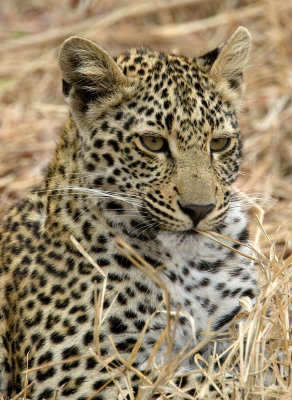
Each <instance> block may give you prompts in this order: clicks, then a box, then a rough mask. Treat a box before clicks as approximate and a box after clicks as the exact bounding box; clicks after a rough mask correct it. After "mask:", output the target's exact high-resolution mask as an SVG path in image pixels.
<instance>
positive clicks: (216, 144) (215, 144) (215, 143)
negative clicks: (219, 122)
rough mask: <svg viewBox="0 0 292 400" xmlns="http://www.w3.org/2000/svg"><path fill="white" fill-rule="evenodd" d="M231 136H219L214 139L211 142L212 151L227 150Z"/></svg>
mask: <svg viewBox="0 0 292 400" xmlns="http://www.w3.org/2000/svg"><path fill="white" fill-rule="evenodd" d="M230 142H231V140H230V138H218V139H212V140H211V142H210V149H211V151H215V152H216V151H217V152H219V151H223V150H226V149H227V147H229V145H230Z"/></svg>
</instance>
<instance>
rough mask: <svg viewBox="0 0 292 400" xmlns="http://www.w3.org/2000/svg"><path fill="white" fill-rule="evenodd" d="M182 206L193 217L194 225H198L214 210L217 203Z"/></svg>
mask: <svg viewBox="0 0 292 400" xmlns="http://www.w3.org/2000/svg"><path fill="white" fill-rule="evenodd" d="M180 206H181V209H182V211H183V212H184V213H185V214H187V215H188V216H189V217H190V218H191V220H192V221H193V223H194V226H196V225H197V224H198V223H199V222H200V221H201V219H203V218H205V217H206V215H207V214H209V212H211V211H212V210H213V208H214V207H215V204H213V203H210V204H204V205H200V204H186V205H180Z"/></svg>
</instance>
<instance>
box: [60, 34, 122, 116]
mask: <svg viewBox="0 0 292 400" xmlns="http://www.w3.org/2000/svg"><path fill="white" fill-rule="evenodd" d="M59 65H60V68H61V71H62V73H63V92H64V95H65V98H66V99H67V100H68V102H69V104H70V106H71V108H72V111H73V112H74V113H75V115H77V116H82V114H83V112H84V111H85V110H86V108H87V106H88V104H89V103H90V102H91V101H95V102H96V101H98V102H102V101H103V100H104V99H105V98H108V97H109V96H111V95H112V94H115V93H116V92H118V91H119V90H120V89H121V88H122V87H123V86H124V85H125V84H126V77H125V75H124V74H123V72H122V71H121V69H120V68H119V66H118V65H117V63H116V62H115V61H114V59H113V58H112V57H111V56H110V55H109V54H108V53H107V52H106V51H104V50H103V49H102V48H101V47H99V46H97V45H96V44H95V43H94V42H92V41H91V40H88V39H83V38H80V37H77V36H72V37H71V38H69V39H67V40H66V41H65V42H64V43H63V45H62V47H61V49H60V52H59Z"/></svg>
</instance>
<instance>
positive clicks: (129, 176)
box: [0, 27, 258, 400]
mask: <svg viewBox="0 0 292 400" xmlns="http://www.w3.org/2000/svg"><path fill="white" fill-rule="evenodd" d="M250 48H251V36H250V33H249V31H248V30H247V29H246V28H244V27H239V28H237V30H235V32H234V33H233V34H232V35H231V36H229V38H228V39H227V40H226V41H225V42H224V43H223V44H221V45H219V46H218V47H217V48H215V49H214V50H212V51H208V52H207V53H206V54H204V55H202V56H196V57H187V56H183V55H179V54H174V53H170V52H163V51H158V50H151V49H148V48H144V47H137V48H134V49H132V50H129V51H126V52H123V53H122V54H120V55H118V56H115V57H112V56H110V55H109V54H108V53H107V52H106V51H105V50H103V49H102V48H101V47H99V46H98V45H97V44H96V43H94V42H93V41H91V40H88V39H85V38H81V37H78V36H73V37H71V38H69V39H67V40H66V41H65V42H64V43H63V45H62V46H61V48H60V50H59V57H58V62H59V65H60V70H61V73H62V84H63V93H64V97H65V100H66V102H67V104H68V107H69V115H68V119H67V121H66V123H65V125H64V128H63V129H62V131H61V133H60V135H59V139H58V143H57V145H56V150H55V153H54V155H53V157H52V160H51V161H50V163H49V165H48V168H47V172H46V176H45V178H44V181H43V183H42V184H41V185H40V186H39V187H37V188H34V189H33V190H32V191H31V192H30V193H29V194H27V195H26V196H25V197H24V198H23V199H21V200H20V201H18V202H17V203H16V204H14V205H12V206H11V208H10V209H9V210H8V211H7V212H6V213H5V215H3V218H2V220H1V224H0V252H1V253H0V254H1V258H0V259H1V264H0V393H1V395H2V397H3V399H5V400H6V399H11V398H22V397H23V398H24V396H25V398H30V399H35V400H45V399H59V400H65V399H68V398H70V399H76V400H86V399H91V400H114V399H120V398H127V399H128V398H129V399H130V398H131V399H133V398H137V399H138V398H140V399H146V398H147V399H151V398H157V397H159V395H161V393H159V392H155V390H156V389H157V385H156V386H155V385H153V387H152V389H151V391H150V392H151V393H148V394H147V395H146V394H145V395H143V394H142V395H141V394H140V395H139V393H141V390H142V389H141V387H142V386H143V384H144V385H145V381H144V383H143V377H144V376H147V375H145V374H147V373H148V372H149V371H151V369H152V368H153V365H154V363H155V366H156V367H157V368H158V370H159V368H160V367H161V366H163V365H165V363H168V362H170V361H171V360H173V359H174V358H175V357H178V355H181V354H186V353H187V355H186V356H185V357H182V358H181V360H182V361H181V364H180V366H179V367H180V368H181V370H183V371H192V370H196V368H197V365H196V363H195V355H196V354H197V353H199V354H200V355H201V357H203V358H205V359H207V358H208V356H209V355H210V354H211V353H212V351H213V349H214V342H215V343H216V339H215V341H213V342H212V343H213V344H212V343H211V342H208V340H206V338H207V337H208V335H210V334H212V333H213V334H219V333H222V334H224V332H226V331H227V330H228V328H229V326H230V324H231V323H232V321H233V320H234V317H236V316H238V314H239V313H240V312H241V310H242V308H241V303H240V302H239V299H240V298H242V297H249V298H250V299H251V301H254V299H255V297H256V288H257V281H258V279H257V274H256V271H255V266H254V262H253V260H252V257H251V256H250V250H249V247H248V240H249V233H248V225H249V223H248V215H247V212H246V211H245V210H244V208H243V206H242V204H241V203H242V202H241V200H240V198H239V197H238V195H237V193H236V191H235V190H234V189H233V186H232V184H233V182H234V181H235V179H236V178H237V175H238V172H239V168H240V160H241V158H242V139H241V134H240V129H239V125H238V113H239V110H240V108H241V103H242V96H243V93H244V88H245V85H244V80H243V72H244V70H245V68H246V65H247V60H248V57H249V54H250ZM212 232H213V233H214V234H217V235H221V239H220V240H218V236H217V241H216V240H214V236H212ZM229 240H230V241H231V242H230V241H229ZM169 340H170V341H169ZM169 343H171V345H169ZM202 343H203V344H202ZM200 344H202V345H200ZM190 349H195V351H194V352H192V351H190ZM196 349H197V350H196ZM184 352H186V353H184ZM143 371H144V372H143ZM147 371H148V372H147ZM125 376H126V377H127V378H128V379H129V380H130V382H131V389H129V384H127V382H126V379H125ZM128 382H129V381H128ZM148 383H149V382H148ZM24 390H25V392H24ZM157 390H158V389H157ZM127 391H128V392H127ZM129 391H132V392H131V393H129ZM24 393H25V394H24ZM121 393H122V394H121ZM125 393H126V394H125ZM189 393H190V392H189ZM193 393H194V392H193ZM139 396H140V397H139ZM141 396H142V397H141ZM178 396H180V395H178ZM190 396H191V394H189V397H188V398H190ZM172 398H174V397H172ZM178 398H182V397H178Z"/></svg>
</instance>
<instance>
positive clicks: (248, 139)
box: [0, 0, 292, 400]
mask: <svg viewBox="0 0 292 400" xmlns="http://www.w3.org/2000/svg"><path fill="white" fill-rule="evenodd" d="M0 21H1V23H0V41H1V43H0V57H1V64H0V104H1V116H0V208H1V210H2V212H5V209H6V208H7V207H8V206H9V205H10V204H11V203H12V202H13V201H14V200H15V199H18V198H19V197H21V196H23V195H24V194H25V193H26V192H27V191H28V190H29V189H30V188H31V187H33V186H35V185H37V184H38V183H39V182H40V181H41V179H42V176H43V171H44V168H45V167H46V165H47V162H48V160H49V158H50V156H51V154H52V152H53V151H54V147H55V141H56V137H57V133H58V131H59V129H60V128H61V126H62V124H63V122H64V120H65V118H66V114H67V107H66V106H65V103H64V100H63V98H62V95H61V89H60V87H61V85H60V79H61V77H60V73H59V72H58V69H57V50H58V47H59V45H60V44H61V42H62V41H63V39H65V38H67V37H68V36H70V35H72V34H78V35H81V36H84V37H87V38H90V39H92V40H94V41H96V42H97V43H98V44H99V45H101V46H102V47H104V48H105V49H107V50H108V51H109V52H110V53H111V54H113V55H114V54H117V53H118V52H120V51H121V50H123V49H126V48H128V47H133V46H141V45H144V46H150V47H152V48H160V49H165V50H171V51H175V52H176V51H179V52H181V53H184V54H186V55H192V56H195V55H200V54H202V53H204V52H206V51H207V50H211V49H212V48H214V47H216V46H217V45H218V43H220V42H222V41H224V40H225V38H226V37H227V36H228V35H229V34H230V33H231V32H232V31H233V30H234V29H235V28H236V27H237V26H238V25H244V26H246V27H247V28H248V29H249V30H250V32H251V34H252V36H253V39H254V47H253V54H252V58H251V62H250V67H249V69H248V70H247V72H246V74H245V80H246V84H247V91H246V95H245V99H244V105H243V110H242V113H241V115H240V125H241V128H242V132H243V137H244V159H243V165H242V170H241V175H240V178H239V180H238V181H237V183H236V188H237V189H235V190H239V191H240V192H243V193H245V195H243V194H242V196H243V201H244V203H246V207H248V208H249V209H250V213H251V229H252V247H253V249H254V250H255V251H254V257H255V258H256V259H257V260H258V265H259V270H260V278H261V279H260V281H261V291H260V294H259V298H258V301H257V304H256V305H255V306H254V307H253V306H252V305H251V304H250V303H249V302H248V301H247V299H242V304H243V306H244V309H245V314H246V320H245V321H242V320H241V321H239V323H238V326H237V325H235V324H234V326H233V327H232V330H231V336H232V337H233V339H234V340H233V342H232V345H231V347H232V348H231V352H230V354H229V355H228V357H227V360H226V361H225V362H224V363H223V364H222V366H221V368H220V369H219V370H215V369H214V368H213V366H214V361H215V359H214V357H213V358H212V357H211V359H209V360H207V361H206V362H204V364H202V363H199V357H198V356H195V357H196V362H197V364H198V370H197V371H196V372H194V373H192V377H193V378H194V383H193V384H194V386H195V387H197V395H196V396H195V398H196V399H212V398H215V399H227V398H228V393H229V395H230V396H231V397H230V398H231V399H234V400H237V399H238V400H244V399H246V400H249V399H251V400H268V399H283V400H284V399H285V400H286V399H292V361H291V336H289V334H290V331H291V328H290V330H289V304H291V278H292V251H291V250H292V132H291V131H292V69H291V63H292V31H291V28H290V26H291V21H292V2H291V1H281V0H254V1H252V0H220V1H219V0H148V1H141V2H139V1H134V0H103V1H102V0H64V1H62V2H60V1H57V0H48V1H36V0H26V1H23V2H20V1H18V0H2V2H1V8H0ZM215 239H216V240H222V238H218V237H216V238H215ZM119 246H120V249H121V251H125V252H126V253H127V254H128V255H129V256H130V255H131V254H132V253H131V249H127V248H126V244H125V243H119ZM132 256H133V254H132ZM134 258H135V255H134ZM138 264H139V265H138V267H140V268H145V273H148V274H150V275H151V274H152V276H153V279H156V278H155V276H154V275H153V271H149V270H148V269H147V268H148V267H147V265H144V264H143V261H142V260H141V262H140V263H138ZM99 301H100V300H99V299H98V298H97V304H98V302H99ZM165 301H166V302H167V288H165ZM268 310H269V313H268V314H267V311H268ZM99 312H100V311H99ZM267 315H268V316H267ZM97 321H102V316H101V314H100V315H98V316H97ZM96 329H97V330H98V329H99V328H98V323H97V325H96ZM142 334H143V332H142ZM164 334H165V335H167V332H166V333H164ZM164 339H165V338H164V337H162V338H161V340H164ZM219 339H220V338H219ZM141 340H142V337H141ZM222 340H223V339H222ZM244 347H245V348H246V351H245V352H244V351H243V348H244ZM134 350H135V351H137V350H138V347H137V348H136V347H135V349H134ZM92 351H94V352H95V351H96V353H95V354H96V357H99V355H98V346H97V349H93V350H92ZM115 356H116V355H115ZM181 357H182V356H181V355H179V357H178V358H177V359H175V360H173V361H172V362H171V363H168V364H165V365H164V366H163V367H162V368H160V369H159V370H158V371H157V374H158V375H157V376H154V375H153V376H148V377H147V378H144V382H143V387H144V392H143V395H142V397H140V400H142V399H143V400H144V399H147V398H151V393H152V391H153V389H155V390H157V391H160V393H161V396H163V393H166V390H165V385H166V383H167V382H168V385H170V387H171V388H172V391H173V393H180V389H178V388H177V387H176V386H175V385H174V383H173V382H174V378H173V376H174V375H175V374H176V375H177V374H178V370H179V364H180V362H181ZM132 358H133V359H134V354H133V357H132ZM108 361H109V360H103V361H102V362H104V363H106V365H107V363H108ZM121 361H122V362H123V363H124V369H123V370H122V373H123V374H124V378H125V379H126V380H127V376H128V375H127V370H131V369H133V367H132V366H131V365H130V362H127V363H126V362H125V361H123V360H121ZM236 365H239V367H240V368H239V370H238V369H237V368H236V367H235V366H236ZM140 375H141V373H140ZM199 376H201V377H202V376H204V377H205V378H206V379H205V381H203V380H202V379H197V380H195V378H196V377H199ZM142 378H143V376H142V375H141V379H142ZM210 384H212V386H213V390H212V391H210ZM130 387H131V385H130V382H129V392H130V393H131V390H130ZM123 396H124V395H122V394H121V399H123V398H124V397H123ZM131 396H132V395H131ZM147 396H149V397H147ZM132 398H133V396H132ZM161 398H171V396H168V397H161ZM190 398H191V397H190Z"/></svg>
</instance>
